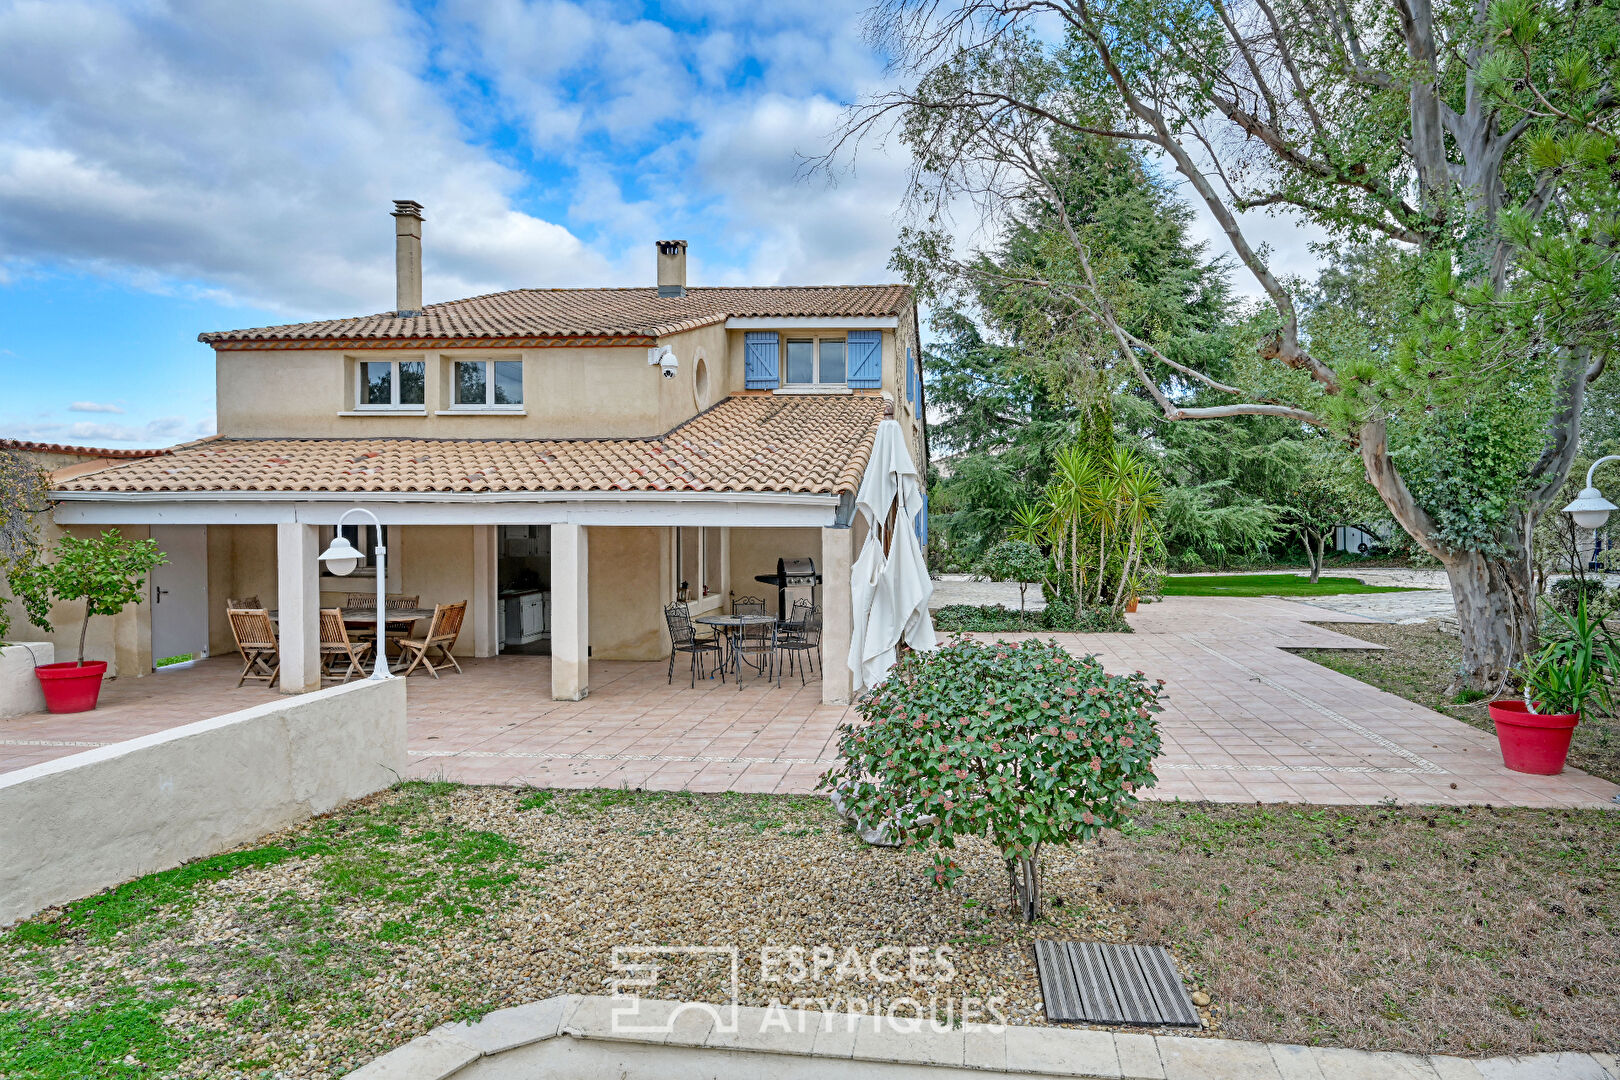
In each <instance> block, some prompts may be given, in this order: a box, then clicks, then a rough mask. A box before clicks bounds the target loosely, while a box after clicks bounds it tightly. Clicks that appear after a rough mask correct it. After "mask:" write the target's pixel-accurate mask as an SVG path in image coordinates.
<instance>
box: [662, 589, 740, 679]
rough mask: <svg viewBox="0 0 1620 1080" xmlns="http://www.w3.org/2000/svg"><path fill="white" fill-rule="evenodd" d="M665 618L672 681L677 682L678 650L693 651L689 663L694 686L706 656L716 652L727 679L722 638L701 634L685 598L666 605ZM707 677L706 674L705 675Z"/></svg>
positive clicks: (715, 654)
mask: <svg viewBox="0 0 1620 1080" xmlns="http://www.w3.org/2000/svg"><path fill="white" fill-rule="evenodd" d="M664 622H665V623H667V624H668V625H669V642H670V648H669V673H668V679H667V680H666V681H667V682H669V684H670V685H674V683H675V654H676V653H690V654H691V657H692V658H691V660H690V662H689V663H690V666H691V668H692V686H693V688H696V687H697V681H698V676H699V675H701V674H702V673H703V656H704V655H705V654H707V653H713V654H714V657H715V665H716V666H717V667H718V668H719V669H720V681H721V682H722V683H724V682H725V681H726V661H725V651H724V649H722V648H721V645H720V641H719V639H717V638H715V637H712V636H711V637H699V636H698V634H697V631H696V630H694V629H693V628H692V613H691V610H690V609H689V608H688V607H687V606H686V602H685V601H683V600H676V601H675V602H674V603H672V604H668V605H666V606H665V607H664ZM705 678H707V676H705Z"/></svg>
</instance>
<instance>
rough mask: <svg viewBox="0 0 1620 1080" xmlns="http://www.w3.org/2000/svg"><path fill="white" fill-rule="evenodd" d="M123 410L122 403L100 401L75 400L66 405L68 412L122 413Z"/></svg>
mask: <svg viewBox="0 0 1620 1080" xmlns="http://www.w3.org/2000/svg"><path fill="white" fill-rule="evenodd" d="M123 411H124V407H123V406H122V405H114V404H112V403H111V402H102V401H75V402H74V403H73V404H71V405H69V406H68V412H97V413H122V412H123Z"/></svg>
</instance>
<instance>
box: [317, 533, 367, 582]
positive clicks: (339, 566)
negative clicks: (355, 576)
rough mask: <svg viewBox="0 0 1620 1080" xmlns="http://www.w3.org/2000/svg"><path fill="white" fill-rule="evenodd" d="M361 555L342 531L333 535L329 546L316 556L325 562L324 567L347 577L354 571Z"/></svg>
mask: <svg viewBox="0 0 1620 1080" xmlns="http://www.w3.org/2000/svg"><path fill="white" fill-rule="evenodd" d="M362 557H363V556H361V554H360V552H359V550H358V549H356V548H355V546H354V545H353V544H351V543H349V538H348V537H347V536H344V535H343V534H342V533H338V534H337V535H336V536H334V537H333V538H332V544H331V546H330V547H328V548H327V549H326V550H325V551H323V552H321V553H320V555H318V556H317V558H319V559H320V561H321V562H323V563H325V564H326V569H327V570H328V571H330V572H331V573H333V574H336V575H337V576H338V577H347V576H348V575H350V574H352V573H354V571H355V568H356V567H357V566H359V565H360V560H361V559H362Z"/></svg>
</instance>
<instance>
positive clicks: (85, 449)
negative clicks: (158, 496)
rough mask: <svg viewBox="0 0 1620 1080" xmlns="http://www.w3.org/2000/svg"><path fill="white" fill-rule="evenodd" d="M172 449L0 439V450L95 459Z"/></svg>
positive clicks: (150, 454)
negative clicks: (121, 447) (120, 447)
mask: <svg viewBox="0 0 1620 1080" xmlns="http://www.w3.org/2000/svg"><path fill="white" fill-rule="evenodd" d="M172 449H174V448H173V447H170V446H164V447H159V448H158V449H155V450H144V449H140V450H115V449H111V448H109V447H102V446H73V445H71V444H69V443H53V442H29V441H28V440H27V439H0V450H25V451H28V452H29V453H34V454H74V455H77V456H81V457H97V458H114V459H118V458H149V457H159V456H161V455H163V454H167V453H168V452H169V451H170V450H172Z"/></svg>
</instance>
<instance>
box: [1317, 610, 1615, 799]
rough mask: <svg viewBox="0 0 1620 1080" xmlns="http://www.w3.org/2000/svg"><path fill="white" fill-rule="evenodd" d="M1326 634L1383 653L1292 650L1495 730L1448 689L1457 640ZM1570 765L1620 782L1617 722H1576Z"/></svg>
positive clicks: (1348, 631)
mask: <svg viewBox="0 0 1620 1080" xmlns="http://www.w3.org/2000/svg"><path fill="white" fill-rule="evenodd" d="M1323 625H1325V626H1327V627H1328V629H1330V630H1335V631H1337V632H1338V633H1341V634H1344V635H1346V636H1347V637H1353V638H1360V639H1361V640H1362V641H1370V642H1373V643H1374V644H1377V645H1383V646H1386V649H1381V650H1380V649H1369V650H1368V651H1366V652H1362V651H1361V650H1359V649H1297V650H1294V651H1296V652H1297V653H1298V654H1299V655H1300V656H1303V657H1305V658H1306V659H1308V660H1312V661H1315V662H1316V663H1318V664H1321V665H1322V666H1323V667H1328V668H1332V669H1333V670H1334V671H1337V672H1341V673H1343V674H1345V675H1348V676H1350V677H1351V678H1352V679H1359V680H1360V681H1362V682H1364V683H1367V684H1369V685H1371V686H1376V687H1378V688H1379V689H1381V690H1388V691H1389V692H1390V693H1392V694H1399V695H1400V696H1401V697H1403V698H1406V699H1407V700H1408V701H1415V702H1417V703H1418V704H1419V705H1424V706H1427V707H1428V708H1431V709H1433V710H1435V711H1436V712H1440V713H1444V714H1445V715H1447V716H1451V717H1455V718H1456V719H1458V720H1461V721H1462V722H1463V723H1465V724H1472V725H1473V726H1474V727H1477V728H1483V729H1484V730H1486V731H1493V730H1495V729H1494V728H1493V727H1492V726H1491V718H1490V716H1489V715H1488V714H1487V713H1486V711H1485V702H1483V701H1475V702H1470V703H1467V704H1464V703H1460V702H1459V701H1457V700H1456V699H1455V698H1454V697H1453V696H1452V695H1451V694H1450V693H1448V692H1447V689H1446V688H1447V687H1448V686H1449V685H1450V684H1451V683H1452V681H1453V679H1454V678H1455V677H1456V674H1457V670H1458V666H1459V665H1460V664H1461V663H1462V645H1461V643H1460V642H1459V640H1458V638H1457V635H1456V634H1453V633H1449V632H1447V631H1445V630H1442V629H1440V628H1439V627H1438V626H1435V625H1434V624H1433V623H1417V624H1414V625H1411V626H1395V625H1391V624H1387V623H1324V624H1323ZM1569 763H1570V765H1571V766H1573V767H1574V768H1577V769H1581V770H1582V771H1584V772H1589V773H1591V774H1592V775H1593V776H1601V777H1603V778H1604V779H1606V780H1612V781H1614V782H1615V783H1620V720H1617V719H1616V718H1615V717H1612V716H1601V715H1590V716H1585V717H1582V718H1581V722H1580V724H1579V725H1578V726H1577V727H1576V728H1575V738H1574V741H1573V742H1572V743H1571V744H1570V749H1569Z"/></svg>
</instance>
